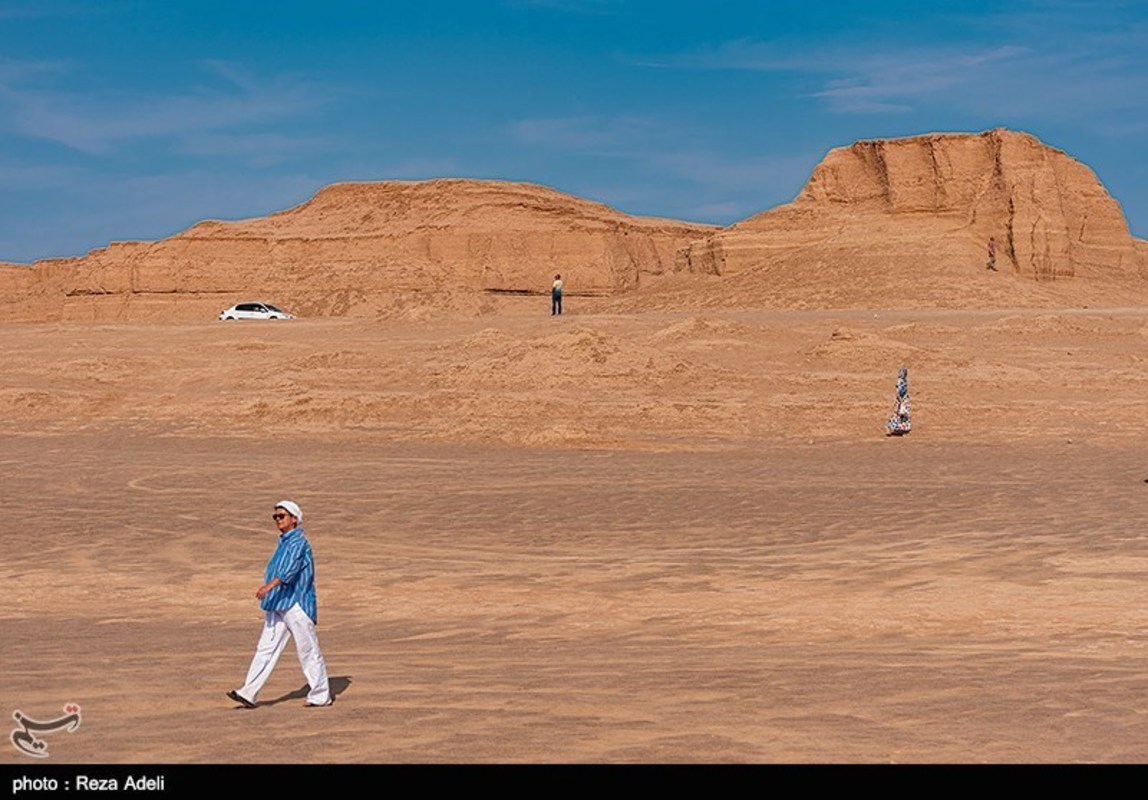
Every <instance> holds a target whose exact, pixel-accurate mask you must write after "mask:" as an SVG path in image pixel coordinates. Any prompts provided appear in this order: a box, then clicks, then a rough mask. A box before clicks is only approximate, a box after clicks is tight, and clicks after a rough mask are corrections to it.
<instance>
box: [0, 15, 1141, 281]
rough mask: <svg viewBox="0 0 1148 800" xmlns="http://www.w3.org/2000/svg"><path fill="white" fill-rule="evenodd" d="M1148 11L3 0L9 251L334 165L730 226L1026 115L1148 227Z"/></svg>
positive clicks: (302, 182) (325, 176)
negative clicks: (897, 144)
mask: <svg viewBox="0 0 1148 800" xmlns="http://www.w3.org/2000/svg"><path fill="white" fill-rule="evenodd" d="M1146 98H1148V3H1144V2H1141V0H1135V1H1133V2H1118V1H1117V0H1112V1H1111V2H1105V0H1091V1H1090V2H1079V1H1078V0H1019V1H1018V2H1011V3H1000V2H960V0H953V1H952V2H928V1H927V0H914V2H908V1H902V0H882V2H880V3H862V2H832V1H830V2H816V1H814V0H807V1H806V2H788V1H787V0H778V2H764V0H757V1H753V0H709V2H697V3H694V2H674V0H657V1H655V0H421V2H385V1H383V0H379V1H377V2H367V1H366V0H326V2H317V1H316V2H309V1H304V0H194V2H192V1H191V0H0V260H8V261H18V262H27V261H32V260H34V259H37V258H45V257H52V256H67V255H82V254H84V253H86V252H87V251H88V250H90V249H93V248H96V247H102V246H104V245H106V244H107V243H108V242H109V241H119V240H125V239H158V238H162V237H164V236H168V235H171V234H173V233H176V232H178V231H181V230H183V229H185V228H187V227H188V226H190V225H192V224H194V223H195V222H197V221H199V220H201V219H207V218H212V219H240V218H244V217H251V216H262V215H264V214H267V213H271V212H273V211H278V210H282V209H285V208H288V207H290V206H293V205H296V204H298V203H300V202H303V201H305V200H307V199H308V198H309V197H311V196H312V195H313V194H314V193H315V192H316V191H317V190H318V189H320V188H321V187H323V186H325V185H327V184H330V183H334V182H337V181H347V180H386V179H403V180H414V179H425V178H435V177H472V178H497V179H505V180H521V181H530V182H534V183H540V184H545V185H548V186H552V187H554V188H556V189H559V190H561V191H564V192H569V193H571V194H575V195H578V196H580V197H586V198H589V199H593V200H598V201H601V202H605V203H608V204H609V205H611V206H613V207H615V208H617V209H619V210H621V211H625V212H628V213H633V214H649V215H657V216H669V217H675V218H679V219H688V220H696V221H703V222H715V223H720V224H728V223H731V222H735V221H738V220H740V219H744V218H746V217H748V216H751V215H753V214H755V213H757V212H760V211H763V210H765V209H767V208H770V207H773V206H775V205H778V204H780V203H784V202H788V201H789V200H791V199H792V198H793V196H794V195H795V194H796V193H797V192H798V191H799V190H800V188H801V186H802V185H803V184H804V182H805V180H806V178H807V177H808V175H809V173H810V171H811V170H812V168H813V167H814V166H815V165H816V164H817V162H818V161H819V160H820V159H821V158H822V157H823V156H824V155H825V153H826V152H827V151H828V150H829V149H830V148H833V147H836V146H840V145H847V144H850V143H851V142H853V141H855V140H857V139H869V138H875V137H887V136H907V135H912V134H917V133H927V132H930V131H980V130H984V129H987V128H993V127H997V126H1005V127H1009V128H1013V129H1018V130H1025V131H1028V132H1030V133H1033V134H1034V135H1036V136H1038V137H1040V138H1041V139H1042V140H1043V141H1045V142H1046V143H1048V144H1050V145H1053V146H1055V147H1059V148H1061V149H1063V150H1066V151H1067V152H1068V153H1070V154H1071V155H1073V156H1075V157H1076V158H1078V159H1080V160H1081V161H1083V162H1084V163H1086V164H1087V165H1089V166H1090V167H1092V169H1093V170H1095V171H1096V173H1097V174H1098V176H1099V177H1100V179H1101V180H1102V181H1103V182H1104V183H1105V185H1106V186H1107V187H1108V188H1109V190H1110V191H1111V192H1112V193H1113V195H1114V196H1115V197H1116V198H1117V200H1119V201H1120V203H1121V205H1122V206H1123V208H1124V211H1125V214H1126V215H1127V217H1128V220H1129V224H1130V226H1131V227H1132V230H1133V233H1135V234H1136V235H1138V236H1141V237H1145V236H1148V169H1146V168H1145V165H1144V158H1143V143H1144V141H1145V139H1146V138H1148V137H1146V134H1148V102H1146Z"/></svg>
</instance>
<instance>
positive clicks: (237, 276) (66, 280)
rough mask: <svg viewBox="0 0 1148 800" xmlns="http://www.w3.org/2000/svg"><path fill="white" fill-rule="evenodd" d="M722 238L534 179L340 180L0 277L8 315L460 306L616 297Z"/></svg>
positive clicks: (0, 309)
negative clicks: (298, 198) (558, 287)
mask: <svg viewBox="0 0 1148 800" xmlns="http://www.w3.org/2000/svg"><path fill="white" fill-rule="evenodd" d="M714 230H717V228H715V227H713V226H706V225H698V224H691V223H685V222H676V221H672V220H659V219H653V218H644V217H633V216H629V215H626V214H622V213H620V212H618V211H615V210H613V209H611V208H609V207H607V206H605V205H601V204H599V203H593V202H590V201H587V200H582V199H579V198H576V197H573V196H570V195H566V194H562V193H561V192H557V191H554V190H552V189H548V188H545V187H541V186H535V185H529V184H520V183H509V182H500V181H474V180H436V181H426V182H380V183H347V184H336V185H333V186H329V187H327V188H325V189H323V190H322V191H320V192H319V193H318V194H316V195H315V197H314V198H312V199H311V200H310V201H308V202H306V203H304V204H302V205H300V206H297V207H295V208H292V209H289V210H287V211H283V212H281V213H277V214H272V215H270V216H268V217H264V218H259V219H251V220H244V221H239V222H216V221H208V222H201V223H199V224H198V225H195V226H193V227H192V228H189V229H188V230H187V231H184V232H183V233H180V234H178V235H176V236H172V237H170V238H168V239H164V240H162V241H159V242H120V243H114V244H112V245H110V246H109V247H107V248H104V249H101V250H96V251H93V252H92V253H90V254H89V255H88V256H86V257H84V258H77V259H58V260H52V261H42V262H38V263H37V264H35V265H34V268H33V269H31V270H29V269H28V268H21V267H9V268H5V269H0V297H2V298H3V299H4V300H3V301H0V303H3V305H0V318H7V319H132V318H152V317H156V316H165V317H173V318H203V317H204V316H205V315H207V314H210V313H212V311H213V310H214V311H218V310H219V309H221V308H223V307H225V306H227V305H230V304H231V303H233V302H236V301H240V300H252V299H264V300H268V301H270V302H276V303H282V304H285V305H287V306H289V307H290V308H291V309H292V310H293V311H297V312H299V313H302V314H307V315H324V316H326V315H345V314H370V313H375V312H377V311H378V310H379V309H380V308H385V307H388V305H389V306H392V307H393V305H394V303H395V302H396V300H401V299H402V298H410V297H412V296H422V297H430V298H431V299H430V300H428V301H427V302H430V303H432V304H433V303H436V302H439V303H449V302H451V300H450V299H449V298H453V302H455V303H456V304H460V305H461V304H463V303H471V304H474V303H476V302H478V301H476V300H475V298H474V295H475V294H478V293H481V292H482V291H484V290H485V291H506V292H539V293H544V292H546V291H547V290H548V289H549V286H550V283H551V281H552V279H553V276H554V275H555V274H556V273H561V274H563V276H564V277H565V278H566V283H567V287H568V291H570V292H572V293H575V294H578V293H584V294H610V293H613V292H621V291H626V290H629V289H633V288H636V287H637V286H638V285H639V284H640V282H641V280H642V276H644V275H651V274H658V273H662V272H665V271H668V270H672V269H673V268H674V264H675V255H676V253H677V251H678V250H680V249H681V248H682V247H683V246H685V245H686V244H687V243H688V242H689V241H691V240H692V239H695V238H698V237H700V236H703V235H705V234H707V233H709V232H712V231H714ZM462 294H468V295H470V297H469V299H468V300H460V299H459V296H460V295H462ZM17 298H20V300H19V302H15V301H16V299H17Z"/></svg>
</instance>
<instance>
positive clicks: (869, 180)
mask: <svg viewBox="0 0 1148 800" xmlns="http://www.w3.org/2000/svg"><path fill="white" fill-rule="evenodd" d="M989 237H993V238H994V239H995V240H996V243H997V268H998V270H999V271H1001V272H1005V273H1011V274H1014V275H1019V276H1023V277H1026V278H1030V279H1035V280H1036V281H1039V282H1046V281H1055V280H1058V279H1064V278H1076V277H1084V278H1113V277H1129V276H1134V275H1137V274H1138V271H1139V270H1141V269H1142V267H1143V263H1144V262H1143V257H1142V255H1141V251H1140V250H1139V248H1138V245H1137V240H1135V239H1134V238H1133V237H1132V236H1131V235H1130V233H1129V230H1128V225H1127V222H1126V221H1125V218H1124V214H1123V212H1122V211H1121V209H1120V206H1119V205H1118V204H1117V202H1116V201H1115V200H1114V199H1113V198H1112V197H1111V196H1110V195H1109V194H1108V192H1107V191H1106V190H1105V188H1104V186H1103V185H1102V184H1101V183H1100V181H1099V180H1098V179H1097V177H1096V175H1095V174H1094V173H1093V172H1092V170H1090V169H1089V168H1088V167H1086V166H1084V165H1083V164H1081V163H1080V162H1078V161H1076V160H1075V159H1073V158H1072V157H1070V156H1068V155H1067V154H1065V153H1063V152H1062V151H1060V150H1056V149H1054V148H1051V147H1048V146H1047V145H1044V144H1042V143H1041V142H1040V141H1038V140H1037V139H1036V138H1034V137H1032V136H1030V135H1028V134H1025V133H1018V132H1013V131H1007V130H1003V129H997V130H992V131H987V132H984V133H980V134H930V135H925V136H914V137H910V138H906V139H894V140H875V141H862V142H857V143H855V144H853V145H852V146H850V147H842V148H838V149H835V150H833V151H831V152H830V153H829V154H828V155H827V156H826V157H825V159H824V160H823V161H822V162H821V163H820V164H819V165H818V166H817V168H816V169H815V170H814V172H813V175H812V176H811V177H810V179H809V181H808V183H807V184H806V186H805V188H804V189H803V190H802V191H801V193H800V194H799V195H798V196H797V198H796V199H795V200H794V201H793V202H792V203H789V204H787V205H785V206H781V207H779V208H776V209H773V210H771V211H767V212H765V213H763V214H760V215H758V216H755V217H752V218H750V219H748V220H745V221H744V222H741V223H738V224H736V225H733V226H731V227H730V228H728V229H726V230H724V231H722V232H720V233H717V234H715V235H713V236H711V237H708V238H706V239H705V240H703V241H699V242H695V243H693V244H692V245H691V246H690V247H688V248H686V249H685V250H684V251H683V252H682V253H681V254H680V257H679V264H678V266H679V268H680V269H683V270H688V271H692V272H703V273H717V274H724V275H731V274H737V273H744V272H749V271H754V270H766V271H769V272H770V273H771V274H772V275H773V276H774V277H775V278H776V279H777V281H778V284H779V286H781V285H784V286H787V287H790V288H792V287H793V286H795V285H798V284H803V283H804V284H808V285H810V288H811V289H812V290H814V291H816V290H817V289H818V288H819V287H818V286H817V284H818V281H817V276H818V275H819V274H821V273H823V272H825V271H832V272H834V273H835V274H837V276H838V277H839V278H840V279H842V280H846V281H852V282H854V283H856V284H857V285H858V288H860V289H864V288H866V287H868V288H870V289H878V290H880V291H881V292H884V291H897V287H901V289H902V290H904V289H906V287H911V285H912V283H913V282H914V281H925V282H936V281H937V280H940V281H941V282H944V281H959V280H961V276H962V274H963V275H966V276H967V275H968V274H969V270H970V269H974V270H975V269H976V268H977V267H981V266H984V265H985V264H986V262H987V254H986V244H987V242H988V239H989ZM786 271H788V272H789V273H791V274H784V273H785V272H786ZM863 293H864V292H863ZM867 299H869V298H867Z"/></svg>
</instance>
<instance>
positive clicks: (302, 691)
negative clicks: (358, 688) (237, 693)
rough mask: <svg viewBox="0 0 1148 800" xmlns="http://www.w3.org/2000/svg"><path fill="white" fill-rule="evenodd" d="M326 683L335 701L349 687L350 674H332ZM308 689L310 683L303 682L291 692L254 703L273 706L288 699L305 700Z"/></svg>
mask: <svg viewBox="0 0 1148 800" xmlns="http://www.w3.org/2000/svg"><path fill="white" fill-rule="evenodd" d="M327 684H328V685H329V686H330V687H331V702H332V703H333V702H335V698H337V697H338V696H339V695H341V694H342V693H343V692H345V691H347V689H348V688H349V687H350V685H351V676H350V675H336V676H332V677H330V678H328V679H327ZM310 691H311V687H310V685H308V684H306V683H305V684H303V685H302V686H300V687H299V688H298V689H296V690H295V691H293V692H288V693H287V694H284V695H280V696H279V697H276V698H275V699H273V700H260V701H259V702H258V703H256V704H255V705H256V706H274V705H278V704H279V703H285V702H287V701H289V700H305V699H307V693H308V692H310Z"/></svg>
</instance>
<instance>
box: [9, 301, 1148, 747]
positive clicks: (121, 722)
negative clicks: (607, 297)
mask: <svg viewBox="0 0 1148 800" xmlns="http://www.w3.org/2000/svg"><path fill="white" fill-rule="evenodd" d="M534 302H537V301H534ZM523 308H524V309H525V306H524V307H523ZM594 312H595V309H594V308H593V307H589V308H586V309H584V310H582V311H581V312H580V313H571V314H568V315H567V316H566V317H564V318H562V319H551V318H549V317H541V316H539V315H537V314H535V313H527V312H526V311H525V310H519V311H516V310H514V309H510V310H509V311H507V312H506V313H503V314H499V315H493V316H487V317H478V318H470V319H462V318H454V319H449V320H440V321H435V320H426V321H422V322H411V321H407V322H402V323H400V322H398V321H393V322H373V321H363V320H359V321H347V320H328V321H308V320H299V321H296V322H293V323H286V324H284V323H226V324H225V323H203V324H174V323H173V324H168V325H143V324H139V325H79V324H59V325H5V326H0V341H3V355H4V360H5V369H4V371H3V373H2V375H0V409H2V410H3V417H2V419H0V486H2V487H3V497H2V501H3V505H4V508H5V525H4V531H3V533H2V534H0V536H2V537H3V538H2V543H3V552H4V557H3V559H0V583H2V585H3V586H4V587H6V590H5V592H4V594H5V598H6V602H5V603H4V604H3V607H0V632H2V637H3V641H4V643H5V645H4V655H3V677H4V680H3V703H2V708H0V712H2V713H3V714H4V716H5V718H6V719H10V717H11V714H12V712H13V711H14V710H20V711H22V712H23V713H24V714H26V715H28V716H29V717H34V718H38V719H48V718H52V717H55V716H59V715H60V714H61V713H62V708H63V706H64V705H65V704H67V703H77V704H79V705H80V706H81V707H82V709H83V722H82V725H81V727H80V729H78V730H77V731H75V732H74V733H71V734H68V733H64V732H54V733H51V734H45V740H46V741H47V742H48V744H49V746H50V752H51V756H50V760H51V761H52V762H54V763H94V762H99V763H204V762H208V763H248V762H255V763H277V762H298V763H359V762H362V763H412V762H417V763H431V764H433V763H444V762H451V763H480V762H481V763H485V762H499V763H590V762H593V763H598V762H611V763H613V762H622V763H635V762H640V763H671V762H673V763H677V762H684V763H693V762H719V763H726V762H749V763H773V762H800V763H825V762H837V763H841V762H848V763H858V762H860V763H869V762H877V763H886V762H905V763H908V762H925V763H936V762H958V763H973V762H1009V763H1011V762H1038V763H1047V762H1057V763H1061V762H1106V763H1111V762H1143V761H1145V760H1146V759H1148V717H1146V715H1145V712H1144V697H1145V690H1146V689H1148V669H1146V668H1145V663H1146V658H1148V636H1146V635H1145V629H1146V627H1148V603H1146V600H1148V590H1146V589H1145V586H1146V582H1145V578H1146V577H1148V556H1146V555H1145V548H1144V544H1145V534H1144V530H1143V516H1144V514H1143V512H1142V509H1143V508H1144V504H1145V502H1146V501H1148V485H1146V484H1145V483H1144V480H1145V478H1146V477H1148V463H1146V458H1145V456H1144V453H1143V452H1142V451H1143V444H1144V440H1143V431H1144V430H1145V426H1146V424H1148V416H1146V414H1148V412H1146V410H1145V407H1144V403H1143V396H1144V388H1145V386H1146V384H1148V367H1146V365H1145V362H1144V360H1143V359H1144V355H1143V354H1144V349H1145V341H1146V340H1145V334H1146V333H1148V312H1145V311H1143V310H1139V309H1132V310H1130V309H1103V310H1097V309H1062V310H1054V311H1049V310H1043V311H1015V312H1010V311H962V312H943V311H932V312H930V311H920V312H880V311H878V312H874V311H855V312H765V311H758V312H754V311H745V312H733V311H730V312H716V311H714V312H706V313H704V314H697V313H685V312H682V313H678V312H650V313H645V314H637V315H629V316H628V315H624V314H618V313H609V309H607V308H605V307H602V308H601V309H598V312H599V313H594ZM902 365H904V366H907V367H908V368H909V380H910V389H911V391H912V395H913V401H914V423H915V430H914V432H913V434H912V435H911V436H909V437H907V438H903V439H889V438H885V437H884V436H882V432H883V425H884V421H885V419H886V418H887V416H888V413H889V411H890V409H891V407H892V400H893V396H892V392H893V387H894V383H895V379H896V372H897V369H898V368H899V367H900V366H902ZM283 497H292V498H294V499H296V500H297V501H298V502H299V503H300V504H301V505H302V507H303V509H304V511H305V514H306V520H305V522H306V523H307V525H306V528H307V531H308V536H309V537H310V538H311V540H312V542H313V545H314V548H315V552H316V558H317V563H318V582H319V602H320V626H319V632H320V638H321V642H322V645H323V647H324V650H325V652H326V655H327V660H328V665H329V670H330V675H331V680H332V686H333V687H334V689H335V691H336V693H337V696H338V701H337V702H336V704H335V705H334V706H333V707H331V708H326V709H304V708H302V702H303V699H302V698H303V694H304V682H303V679H302V677H301V674H300V672H299V669H298V665H297V663H296V661H295V658H294V655H293V652H292V650H291V649H289V650H288V652H287V654H286V655H285V657H284V660H283V661H282V662H281V663H280V665H279V667H278V669H277V671H276V673H275V675H274V676H273V678H272V680H271V682H270V683H269V684H268V686H267V688H266V690H265V693H264V695H263V696H262V697H261V701H262V704H261V706H260V707H259V708H257V709H255V710H250V711H249V710H242V709H237V708H235V707H234V706H233V704H232V703H230V702H229V701H228V700H227V699H226V698H225V697H224V691H226V690H227V689H229V688H233V687H235V686H237V685H238V684H239V683H240V682H241V680H242V677H243V674H244V672H245V670H246V667H247V663H248V660H249V659H250V655H251V650H252V648H253V646H254V643H255V639H256V637H257V635H258V628H259V621H260V619H259V614H258V610H257V606H256V601H255V600H254V597H253V594H254V591H255V589H256V588H257V587H258V585H259V583H260V579H261V577H262V569H263V566H264V564H265V562H266V559H267V557H268V556H269V554H270V552H271V550H272V549H273V547H274V543H275V530H274V528H273V526H272V523H271V520H270V519H269V517H268V515H269V512H270V507H271V505H272V504H273V503H274V501H276V500H278V499H281V498H283ZM13 725H14V723H13ZM29 762H30V759H28V758H27V757H25V756H23V755H22V754H21V753H19V752H17V751H16V750H15V749H14V748H13V747H12V745H11V744H10V743H7V744H5V746H4V747H3V748H0V763H9V764H12V763H20V764H27V763H29Z"/></svg>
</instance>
